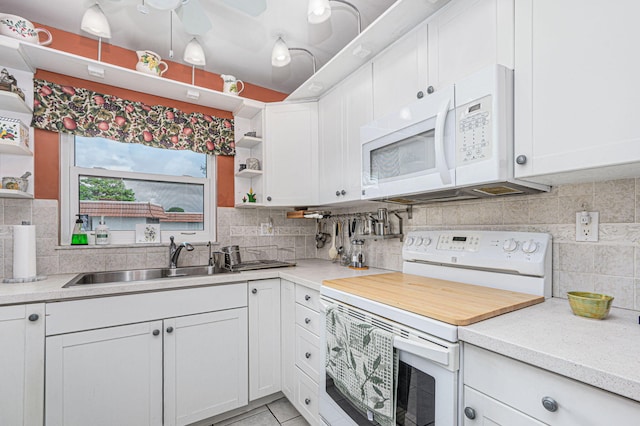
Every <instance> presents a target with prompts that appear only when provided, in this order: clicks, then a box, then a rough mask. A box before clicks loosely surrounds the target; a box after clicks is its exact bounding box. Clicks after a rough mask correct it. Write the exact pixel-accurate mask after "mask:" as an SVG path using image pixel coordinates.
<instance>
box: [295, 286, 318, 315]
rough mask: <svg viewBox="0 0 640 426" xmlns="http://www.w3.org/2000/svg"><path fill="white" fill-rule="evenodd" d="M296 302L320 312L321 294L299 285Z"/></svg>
mask: <svg viewBox="0 0 640 426" xmlns="http://www.w3.org/2000/svg"><path fill="white" fill-rule="evenodd" d="M296 302H297V303H299V304H301V305H303V306H306V307H307V308H309V309H312V310H314V311H316V312H318V311H319V310H320V292H319V291H316V290H312V289H310V288H309V287H305V286H302V285H299V284H297V285H296Z"/></svg>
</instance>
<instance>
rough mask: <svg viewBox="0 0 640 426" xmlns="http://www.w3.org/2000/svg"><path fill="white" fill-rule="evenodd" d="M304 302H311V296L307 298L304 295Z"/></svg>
mask: <svg viewBox="0 0 640 426" xmlns="http://www.w3.org/2000/svg"><path fill="white" fill-rule="evenodd" d="M304 300H306V301H307V302H308V301H309V300H311V296H309V295H308V294H305V295H304Z"/></svg>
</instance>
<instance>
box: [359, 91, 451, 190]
mask: <svg viewBox="0 0 640 426" xmlns="http://www.w3.org/2000/svg"><path fill="white" fill-rule="evenodd" d="M454 108H455V104H454V89H453V86H451V87H449V88H447V89H443V90H439V91H438V92H436V93H433V94H431V95H429V97H428V98H425V99H420V100H418V101H416V102H414V103H412V104H410V105H408V106H406V107H405V108H403V109H401V110H400V111H399V112H397V113H394V114H392V115H389V116H387V117H384V118H381V119H378V120H376V121H373V122H372V123H369V124H367V125H365V126H363V127H362V128H361V131H360V139H361V141H362V198H363V199H373V198H384V197H393V196H399V195H407V194H411V193H419V192H424V191H429V190H436V189H446V188H449V187H452V186H454V185H455V137H456V132H455V117H454V115H455V114H454V113H453V112H454Z"/></svg>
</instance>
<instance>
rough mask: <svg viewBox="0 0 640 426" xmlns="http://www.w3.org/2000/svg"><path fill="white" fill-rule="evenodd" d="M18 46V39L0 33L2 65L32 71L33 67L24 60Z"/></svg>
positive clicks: (19, 44)
mask: <svg viewBox="0 0 640 426" xmlns="http://www.w3.org/2000/svg"><path fill="white" fill-rule="evenodd" d="M20 46H21V43H20V41H18V40H16V39H14V38H11V37H7V36H4V35H0V58H1V60H2V66H3V67H7V68H13V69H17V70H21V71H28V72H34V71H35V69H34V68H33V67H32V66H31V64H29V62H27V61H26V59H25V57H24V55H23V53H22V50H21V49H20Z"/></svg>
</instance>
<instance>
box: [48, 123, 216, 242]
mask: <svg viewBox="0 0 640 426" xmlns="http://www.w3.org/2000/svg"><path fill="white" fill-rule="evenodd" d="M60 141H61V163H62V164H61V174H62V179H61V185H62V188H63V190H62V194H61V205H62V208H61V211H62V214H61V220H62V223H61V229H62V233H61V234H62V235H61V238H62V242H61V243H62V244H69V242H70V241H71V231H72V229H73V228H72V227H73V224H74V222H75V220H76V215H78V214H79V215H82V216H81V217H82V219H83V222H84V223H85V224H84V228H85V229H86V230H88V231H91V230H95V228H96V226H98V224H99V222H100V220H101V218H104V221H105V222H106V224H107V226H108V227H109V230H110V233H111V243H112V244H127V243H134V242H135V240H136V232H135V231H136V226H137V225H141V224H150V223H153V224H158V225H159V226H160V231H161V232H160V235H161V241H162V242H168V241H169V236H170V235H174V236H175V237H176V240H177V241H189V242H194V241H207V240H215V232H214V228H215V178H214V176H215V157H213V156H210V155H206V154H199V153H196V152H192V151H176V150H170V149H162V148H154V147H150V146H146V145H140V144H132V143H121V142H116V141H112V140H109V139H103V138H92V137H83V136H73V135H69V134H61V136H60Z"/></svg>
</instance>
